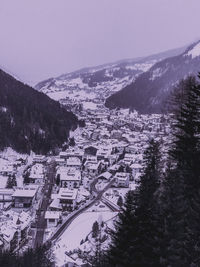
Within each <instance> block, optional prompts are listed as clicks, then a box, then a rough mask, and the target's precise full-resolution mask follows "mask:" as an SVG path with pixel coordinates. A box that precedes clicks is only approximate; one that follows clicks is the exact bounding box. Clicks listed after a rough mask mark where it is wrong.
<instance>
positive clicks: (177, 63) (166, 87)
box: [105, 41, 200, 113]
mask: <svg viewBox="0 0 200 267" xmlns="http://www.w3.org/2000/svg"><path fill="white" fill-rule="evenodd" d="M199 43H200V41H198V42H195V43H193V44H191V45H190V46H188V48H186V50H185V51H184V52H183V53H181V54H180V55H177V56H174V57H169V58H166V59H164V60H162V61H160V62H157V63H156V64H154V65H153V66H152V67H151V68H150V69H149V70H148V71H147V72H145V73H142V74H141V75H140V76H139V77H138V78H137V79H136V80H135V81H134V82H133V83H131V84H130V85H128V86H126V87H124V88H123V89H122V90H120V91H118V92H117V93H115V94H113V95H111V96H110V97H108V98H107V99H106V102H105V105H106V107H108V108H111V109H112V108H133V109H136V110H138V111H139V112H142V113H154V112H162V109H163V105H164V103H165V101H166V99H167V98H168V96H169V95H170V93H171V92H172V90H173V88H174V86H175V85H176V83H178V82H179V81H180V80H182V79H184V78H186V77H187V76H188V75H190V74H193V75H197V74H198V72H199V71H200V57H199V56H197V57H194V58H193V57H192V56H190V55H189V54H188V53H189V52H190V51H192V49H193V48H195V47H196V45H198V44H199ZM199 55H200V54H199Z"/></svg>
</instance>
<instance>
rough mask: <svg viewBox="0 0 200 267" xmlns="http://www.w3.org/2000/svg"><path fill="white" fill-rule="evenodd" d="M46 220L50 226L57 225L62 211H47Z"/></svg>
mask: <svg viewBox="0 0 200 267" xmlns="http://www.w3.org/2000/svg"><path fill="white" fill-rule="evenodd" d="M45 220H46V221H47V227H48V228H50V227H56V226H57V225H58V223H59V220H60V212H59V211H46V212H45Z"/></svg>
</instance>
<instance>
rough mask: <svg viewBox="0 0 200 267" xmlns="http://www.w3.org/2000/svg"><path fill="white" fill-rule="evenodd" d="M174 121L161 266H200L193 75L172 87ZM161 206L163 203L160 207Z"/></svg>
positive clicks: (199, 162)
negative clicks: (175, 87) (174, 90)
mask: <svg viewBox="0 0 200 267" xmlns="http://www.w3.org/2000/svg"><path fill="white" fill-rule="evenodd" d="M174 103H175V105H174V106H175V108H176V110H175V123H174V132H173V142H172V148H171V149H170V160H171V161H172V167H171V169H170V171H169V172H168V174H167V178H166V180H165V182H164V187H165V188H164V190H165V192H164V199H165V201H164V205H165V207H164V209H163V210H164V214H163V217H164V222H165V238H164V240H165V245H163V248H164V247H165V249H164V250H163V255H162V257H163V258H164V259H165V266H193V267H195V266H200V258H199V253H200V224H199V218H200V85H199V84H198V83H197V81H196V79H195V78H194V77H188V78H187V79H186V80H185V81H182V82H181V83H180V84H179V86H178V87H177V90H176V97H175V102H174ZM164 205H163V206H164Z"/></svg>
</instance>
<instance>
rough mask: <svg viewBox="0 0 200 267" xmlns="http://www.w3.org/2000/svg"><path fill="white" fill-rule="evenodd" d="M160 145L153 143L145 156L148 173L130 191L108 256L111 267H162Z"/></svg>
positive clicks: (144, 172)
mask: <svg viewBox="0 0 200 267" xmlns="http://www.w3.org/2000/svg"><path fill="white" fill-rule="evenodd" d="M159 184H160V154H159V144H158V143H156V142H154V141H153V140H152V141H150V143H149V147H148V148H147V150H146V152H145V154H144V171H143V175H142V176H141V181H140V184H139V186H138V188H137V189H136V190H135V191H129V192H128V194H127V196H126V199H125V203H124V206H123V208H122V211H121V212H120V213H119V218H118V220H117V221H116V226H115V231H113V232H112V233H111V237H112V243H111V246H110V250H109V251H108V253H107V261H108V263H107V264H108V266H110V267H112V266H117V267H122V266H127V267H128V266H152V267H153V266H160V265H159V264H160V248H159V241H160V231H159V229H160V228H159V224H160V221H159V215H160V209H159V206H158V202H157V198H158V196H157V192H158V189H159Z"/></svg>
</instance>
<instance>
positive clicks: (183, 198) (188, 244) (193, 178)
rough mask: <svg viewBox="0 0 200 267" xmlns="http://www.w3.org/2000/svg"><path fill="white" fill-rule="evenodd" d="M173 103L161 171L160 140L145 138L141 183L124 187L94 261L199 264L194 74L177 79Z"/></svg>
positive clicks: (199, 118) (199, 136)
mask: <svg viewBox="0 0 200 267" xmlns="http://www.w3.org/2000/svg"><path fill="white" fill-rule="evenodd" d="M199 78H200V75H199ZM172 103H173V105H171V106H172V107H173V111H174V120H173V122H174V123H173V127H172V128H173V137H172V141H171V144H170V145H169V155H168V161H167V164H166V166H167V167H166V166H165V170H164V172H163V166H162V160H161V158H162V157H161V154H160V147H159V144H158V143H157V142H155V141H153V140H152V141H150V143H149V147H148V148H147V150H146V152H145V155H144V168H143V174H142V176H141V180H140V183H139V185H138V187H137V189H136V190H135V191H129V192H128V194H127V196H126V199H125V203H124V205H123V207H122V211H121V212H120V213H119V216H118V219H117V220H116V223H115V229H114V230H113V231H112V232H111V239H112V242H111V245H110V248H109V249H108V251H106V252H104V253H103V257H101V259H99V260H98V261H97V264H96V265H95V266H98V267H108V266H109V267H124V266H127V267H128V266H132V267H134V266H136V267H147V266H151V267H157V266H163V267H199V266H200V84H199V83H198V82H197V80H196V78H195V77H192V76H190V77H188V78H187V79H186V80H184V81H182V82H180V84H179V85H178V87H177V88H176V94H174V97H173V102H172ZM174 108H175V110H174Z"/></svg>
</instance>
